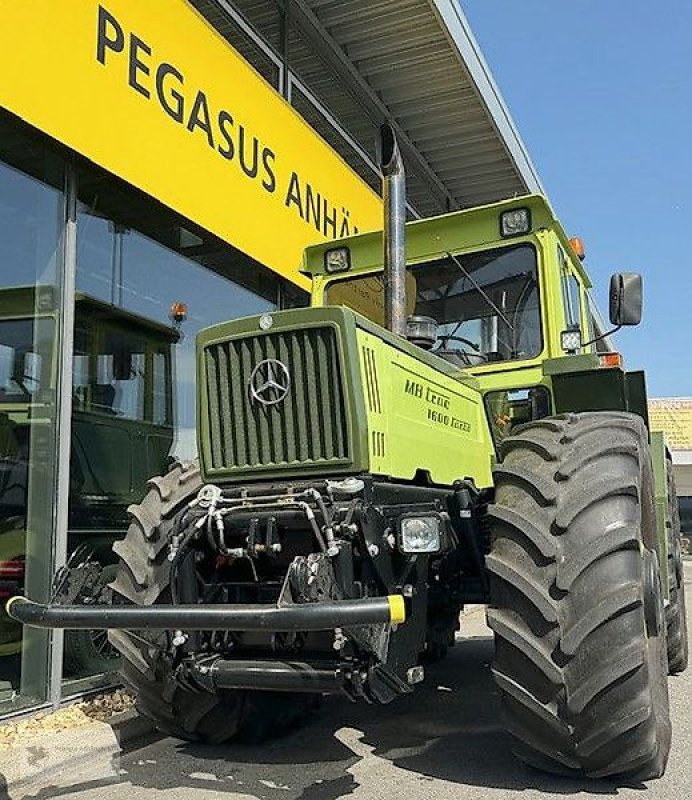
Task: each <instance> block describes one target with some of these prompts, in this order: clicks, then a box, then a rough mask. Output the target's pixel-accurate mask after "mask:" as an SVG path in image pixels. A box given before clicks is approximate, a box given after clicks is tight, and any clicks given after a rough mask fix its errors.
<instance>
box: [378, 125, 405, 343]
mask: <svg viewBox="0 0 692 800" xmlns="http://www.w3.org/2000/svg"><path fill="white" fill-rule="evenodd" d="M380 171H381V174H382V195H383V198H384V306H385V327H386V328H387V329H388V330H390V331H392V333H396V334H398V335H399V336H403V337H404V338H406V243H405V230H404V226H405V223H406V175H405V172H404V162H403V160H402V158H401V153H400V152H399V145H398V144H397V141H396V137H395V136H394V131H393V130H392V127H391V125H389V124H387V123H385V124H384V125H382V127H381V128H380Z"/></svg>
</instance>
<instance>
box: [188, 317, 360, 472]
mask: <svg viewBox="0 0 692 800" xmlns="http://www.w3.org/2000/svg"><path fill="white" fill-rule="evenodd" d="M262 362H272V364H271V368H270V376H272V375H273V376H274V377H275V378H277V381H278V383H279V384H281V385H285V384H286V383H287V384H288V392H287V393H286V395H285V397H283V398H282V399H281V400H279V401H278V402H270V403H268V404H266V405H265V404H263V403H261V402H259V401H258V399H257V398H256V397H255V398H253V397H252V392H251V389H250V382H251V379H252V378H253V371H254V370H255V369H256V368H257V367H258V365H260V366H259V369H260V374H259V375H257V376H256V378H255V381H254V385H255V387H256V388H257V387H258V386H261V385H262V384H263V383H264V379H265V378H266V377H267V365H266V364H265V365H264V366H262ZM276 362H280V364H276ZM281 365H283V366H285V368H286V371H287V372H284V371H283V369H282V368H281ZM204 367H205V373H206V389H207V391H206V399H207V407H206V408H205V409H202V413H205V412H206V413H207V414H208V426H207V431H208V436H209V437H210V441H209V446H208V448H207V453H208V455H209V456H210V457H211V463H210V464H209V466H210V467H211V468H212V469H214V470H242V471H248V470H252V469H253V468H257V469H263V470H266V469H271V468H273V467H277V468H290V467H296V468H301V467H304V466H306V465H312V464H325V465H328V464H330V463H343V462H344V461H345V460H347V459H348V458H349V442H348V427H347V420H346V405H345V398H344V387H343V380H342V366H341V363H340V358H339V348H338V344H337V335H336V330H335V329H334V328H333V327H332V326H320V327H312V328H303V329H299V330H294V331H279V332H276V333H266V334H254V335H251V336H246V337H242V338H234V339H231V340H229V341H225V342H220V343H213V344H209V345H207V346H206V347H205V349H204ZM286 376H288V380H286ZM281 393H282V392H281V391H280V390H278V389H277V390H275V391H272V390H268V391H266V392H265V393H264V395H263V396H264V399H268V400H270V401H274V400H276V398H277V396H278V395H280V394H281Z"/></svg>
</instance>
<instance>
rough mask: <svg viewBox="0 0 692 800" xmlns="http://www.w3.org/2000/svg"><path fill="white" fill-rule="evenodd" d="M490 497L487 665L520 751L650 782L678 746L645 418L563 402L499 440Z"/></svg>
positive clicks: (538, 759) (556, 764)
mask: <svg viewBox="0 0 692 800" xmlns="http://www.w3.org/2000/svg"><path fill="white" fill-rule="evenodd" d="M501 456H502V459H503V460H502V463H501V464H500V465H499V466H498V467H497V468H496V471H495V482H496V497H495V503H494V505H492V506H491V507H490V509H489V515H490V520H491V533H492V546H491V553H490V555H489V556H488V559H487V566H488V569H489V572H490V587H491V607H490V608H489V610H488V622H489V624H490V627H491V628H492V629H493V631H494V633H495V647H496V652H495V661H494V665H493V673H494V677H495V680H496V682H497V685H498V687H499V690H500V694H501V696H502V700H503V707H504V714H505V719H506V723H507V729H508V732H509V734H510V736H511V739H512V746H513V750H514V752H515V753H516V755H517V756H519V757H520V758H521V759H522V760H524V761H526V762H527V763H529V764H530V765H532V766H535V767H538V768H540V769H544V770H547V771H550V772H557V773H563V774H564V773H568V774H586V775H588V776H592V777H605V776H619V777H625V778H627V779H630V780H632V779H635V780H644V779H648V778H655V777H658V776H660V775H662V774H663V771H664V769H665V765H666V761H667V758H668V752H669V749H670V736H671V729H670V720H669V708H668V686H667V674H666V673H667V669H666V644H665V621H664V614H663V601H662V592H661V585H660V575H659V571H658V561H657V558H656V553H655V549H654V548H655V536H656V532H655V515H654V499H653V487H652V474H651V460H650V453H649V446H648V437H647V431H646V428H645V426H644V424H643V422H642V420H641V419H640V418H639V417H636V416H634V415H631V414H625V413H616V412H598V413H596V412H594V413H582V414H567V415H564V416H559V417H555V418H550V419H544V420H541V421H538V422H533V423H529V424H527V425H524V426H521V427H520V428H517V429H516V430H515V432H514V433H513V434H512V435H511V436H509V437H508V438H507V439H505V441H504V442H503V446H502V453H501Z"/></svg>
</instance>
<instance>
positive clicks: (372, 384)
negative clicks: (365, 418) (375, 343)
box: [362, 345, 382, 414]
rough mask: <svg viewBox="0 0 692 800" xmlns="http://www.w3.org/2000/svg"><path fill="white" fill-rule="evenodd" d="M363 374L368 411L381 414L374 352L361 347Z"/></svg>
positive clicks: (368, 348) (369, 348) (364, 346)
mask: <svg viewBox="0 0 692 800" xmlns="http://www.w3.org/2000/svg"><path fill="white" fill-rule="evenodd" d="M362 353H363V374H364V375H365V393H366V395H367V399H368V410H369V411H370V412H372V413H373V414H381V413H382V400H381V398H380V384H379V382H378V379H377V361H376V360H375V351H374V350H373V349H372V348H371V347H367V346H366V345H363V348H362Z"/></svg>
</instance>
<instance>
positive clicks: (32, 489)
mask: <svg viewBox="0 0 692 800" xmlns="http://www.w3.org/2000/svg"><path fill="white" fill-rule="evenodd" d="M0 142H1V144H0V603H3V604H4V600H5V599H7V598H8V597H9V596H11V595H13V594H16V593H17V592H18V591H23V590H25V589H26V591H27V592H29V593H31V595H32V596H35V597H39V598H43V599H44V600H45V599H47V597H48V590H49V586H50V578H51V574H52V563H51V562H52V558H51V556H52V554H53V552H54V541H55V537H54V533H55V525H54V520H55V495H56V492H55V487H56V470H55V463H56V443H57V414H58V402H59V393H58V388H57V387H58V375H57V370H58V364H59V359H58V353H59V346H60V314H61V306H62V303H61V299H62V298H61V286H62V274H63V265H62V253H63V231H64V222H65V199H64V195H63V191H62V187H63V171H62V166H61V164H60V162H59V160H58V159H55V158H51V157H50V156H49V155H48V154H47V153H46V152H45V151H43V150H41V149H40V148H36V149H35V150H34V151H33V153H32V154H31V155H32V157H31V158H30V159H29V158H28V155H29V154H28V153H27V148H26V147H25V146H22V143H21V138H18V137H16V136H14V135H7V136H6V137H2V139H0ZM8 158H9V159H12V161H13V162H15V163H20V164H21V165H22V166H23V167H24V169H22V168H16V167H14V166H11V165H10V164H9V163H8V162H7V160H6V159H8ZM29 161H31V163H30V164H29V163H28V162H29ZM49 639H50V637H49V636H48V635H47V634H46V633H44V632H41V631H37V630H27V631H25V632H22V629H21V627H20V626H19V625H16V624H14V623H13V622H12V621H11V620H10V619H9V618H8V617H7V615H6V614H5V612H4V610H2V611H0V709H2V708H3V707H5V708H8V709H16V708H19V707H21V706H23V705H25V704H27V703H36V702H40V701H42V700H44V699H45V697H46V687H47V675H48V671H49V660H50V653H49V644H50V642H49Z"/></svg>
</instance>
